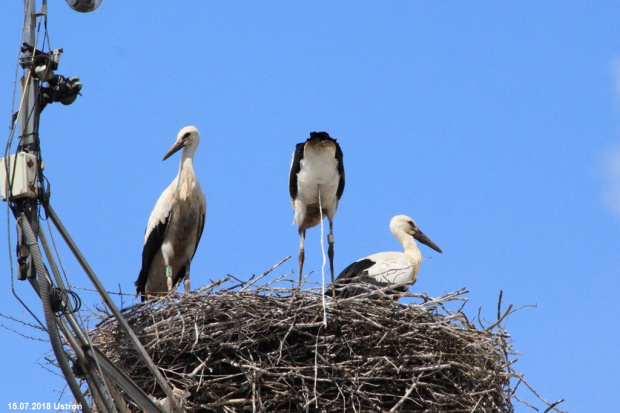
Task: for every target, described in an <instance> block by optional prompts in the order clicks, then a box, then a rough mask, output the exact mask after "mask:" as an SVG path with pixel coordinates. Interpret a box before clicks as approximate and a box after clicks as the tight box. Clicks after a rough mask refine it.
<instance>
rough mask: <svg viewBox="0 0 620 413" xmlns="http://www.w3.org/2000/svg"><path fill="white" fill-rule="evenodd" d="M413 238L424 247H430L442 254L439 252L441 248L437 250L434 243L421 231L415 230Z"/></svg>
mask: <svg viewBox="0 0 620 413" xmlns="http://www.w3.org/2000/svg"><path fill="white" fill-rule="evenodd" d="M413 238H415V239H417V240H418V241H420V242H421V243H422V244H424V245H426V246H428V247H431V248H432V249H434V250H435V251H437V252H439V253H443V251H441V248H439V247H438V246H437V245H435V243H434V242H433V241H431V240H430V238H429V237H427V236H426V235H424V233H423V232H422V231H420V230H417V231H416V232H415V234H413Z"/></svg>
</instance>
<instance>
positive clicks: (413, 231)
mask: <svg viewBox="0 0 620 413" xmlns="http://www.w3.org/2000/svg"><path fill="white" fill-rule="evenodd" d="M390 230H391V231H392V233H393V234H397V233H399V232H404V233H405V234H408V235H411V236H412V237H413V238H415V239H416V240H418V241H420V242H421V243H422V244H424V245H426V246H428V247H431V248H432V249H434V250H435V251H437V252H440V253H441V252H442V251H441V248H439V247H438V246H437V245H435V243H434V242H433V241H431V240H430V239H429V238H428V237H427V236H426V235H424V233H423V232H422V231H420V228H418V224H416V223H415V221H414V220H413V219H411V218H409V217H408V216H407V215H396V216H395V217H394V218H392V221H390Z"/></svg>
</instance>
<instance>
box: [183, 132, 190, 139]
mask: <svg viewBox="0 0 620 413" xmlns="http://www.w3.org/2000/svg"><path fill="white" fill-rule="evenodd" d="M189 135H190V133H189V132H185V135H183V139H184V140H187V139H189Z"/></svg>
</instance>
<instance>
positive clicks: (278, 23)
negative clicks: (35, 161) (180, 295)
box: [0, 0, 620, 412]
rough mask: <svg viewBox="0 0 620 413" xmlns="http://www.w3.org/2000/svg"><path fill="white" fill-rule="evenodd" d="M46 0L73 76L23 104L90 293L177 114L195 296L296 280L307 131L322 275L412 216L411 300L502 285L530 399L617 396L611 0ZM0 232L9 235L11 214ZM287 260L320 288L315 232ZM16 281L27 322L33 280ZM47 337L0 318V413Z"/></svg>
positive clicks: (8, 302)
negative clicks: (199, 203) (198, 194)
mask: <svg viewBox="0 0 620 413" xmlns="http://www.w3.org/2000/svg"><path fill="white" fill-rule="evenodd" d="M50 3H52V4H49V17H48V30H49V39H50V42H51V47H52V48H54V49H55V48H59V47H62V48H64V54H63V55H62V58H61V61H60V67H59V69H58V71H57V73H59V74H62V75H65V76H79V77H80V78H81V80H82V82H83V84H84V86H83V89H82V96H81V97H79V98H78V100H77V101H76V102H75V103H74V104H73V105H71V106H62V105H61V104H59V103H55V104H52V105H50V106H48V107H47V108H46V109H45V110H44V112H43V114H42V117H41V128H40V134H41V145H42V155H43V159H44V161H45V166H46V169H45V174H46V177H47V178H48V179H49V181H50V183H51V190H52V198H51V203H52V205H53V207H54V209H55V210H56V212H57V213H58V215H59V216H60V218H61V219H62V220H63V223H64V224H65V226H66V227H67V228H68V229H69V231H70V233H71V235H72V236H73V238H74V239H75V240H76V242H77V243H78V245H79V246H80V248H81V250H82V252H83V253H84V255H85V256H86V257H87V259H88V260H89V263H90V264H91V266H92V267H93V268H94V270H95V271H96V272H97V274H98V275H99V277H100V279H101V281H102V282H103V284H104V285H105V286H106V287H107V288H108V289H109V290H111V291H119V289H120V290H122V291H123V292H128V293H131V292H133V291H134V287H133V282H134V281H135V279H136V278H137V274H138V271H139V269H140V254H141V250H142V242H143V236H144V228H145V227H146V222H147V219H148V215H149V214H150V211H151V209H152V207H153V205H154V204H155V201H156V200H157V197H158V196H159V194H160V193H161V191H163V189H164V188H165V187H166V186H167V185H168V184H169V182H170V181H171V180H172V179H173V178H174V176H175V174H176V172H177V168H178V160H179V157H178V156H173V157H172V158H170V159H169V160H167V161H165V162H162V161H161V158H162V156H163V155H164V153H165V152H166V151H167V149H168V148H169V147H170V145H171V144H172V142H173V140H174V138H175V137H176V134H177V132H178V131H179V130H180V129H181V128H182V127H183V126H186V125H195V126H196V127H197V128H198V129H199V130H200V132H201V134H202V140H201V144H200V147H199V148H198V151H197V154H196V158H195V167H196V170H197V174H198V177H199V179H200V181H201V183H202V187H203V190H204V191H205V192H206V194H207V202H208V212H207V221H206V226H205V232H204V234H203V237H202V241H201V244H200V246H199V249H198V252H197V254H196V257H195V260H194V264H193V266H192V270H193V276H192V281H193V287H194V288H197V287H199V286H201V285H205V284H208V283H209V280H210V279H219V278H221V277H224V276H225V275H226V274H233V275H235V276H236V277H239V278H241V279H246V278H249V277H250V276H251V275H252V274H260V273H262V272H263V271H265V270H267V269H268V268H270V267H271V266H272V265H273V264H275V263H277V262H278V261H280V260H281V259H282V258H284V257H286V256H287V255H292V256H293V258H292V259H291V260H289V261H288V262H287V263H285V264H284V265H282V266H281V267H280V268H279V269H278V270H277V271H275V273H274V276H275V275H282V274H286V273H288V272H290V271H293V270H295V269H296V254H297V248H298V235H297V231H296V228H295V227H294V226H293V225H292V224H291V223H292V220H293V211H292V208H291V206H290V203H289V198H288V186H287V179H288V169H289V165H290V160H291V154H292V152H293V150H294V147H295V144H296V143H297V142H300V141H303V140H305V139H306V138H307V137H308V135H309V132H311V131H327V132H328V133H329V134H330V135H331V136H332V137H335V138H337V139H338V141H339V143H340V144H341V146H342V149H343V152H344V159H345V168H346V177H347V183H346V188H345V192H344V195H343V197H342V199H341V202H340V206H339V209H338V214H337V215H336V219H335V228H334V232H335V239H336V241H335V242H336V244H335V249H336V255H335V266H336V271H340V270H342V269H343V268H344V267H345V266H346V265H348V264H349V263H351V262H352V261H354V260H357V259H358V258H361V257H363V256H366V255H369V254H371V253H375V252H379V251H386V250H398V249H399V248H400V246H399V245H398V243H397V242H396V240H395V239H394V238H393V237H392V236H391V234H390V232H389V229H388V224H389V220H390V219H391V217H392V216H394V215H397V214H407V215H410V216H411V217H413V218H414V219H415V220H416V221H417V223H418V225H419V227H420V229H422V231H424V232H425V233H426V234H427V235H428V236H429V237H430V238H431V239H432V240H433V241H434V242H435V243H436V244H437V245H438V246H440V247H441V248H442V250H443V251H444V253H443V254H438V253H436V252H434V251H432V250H430V249H428V248H426V247H422V253H423V256H425V257H430V258H432V259H428V260H426V261H425V262H424V264H423V265H422V269H421V271H420V273H419V274H418V281H417V283H416V284H415V285H414V286H413V287H412V291H417V292H426V293H427V294H429V295H433V296H435V295H441V294H443V293H446V292H451V291H454V290H457V289H459V288H461V287H466V288H467V289H468V290H469V294H468V298H469V303H468V305H467V307H466V312H467V313H468V315H470V317H472V318H473V317H474V316H476V315H477V313H478V309H479V308H481V314H482V316H483V317H484V318H486V319H488V320H493V319H494V318H495V314H496V306H497V299H498V295H499V291H500V290H503V292H504V298H503V302H504V305H505V306H507V305H508V304H509V303H512V304H514V305H515V306H516V307H520V306H524V305H533V304H535V305H536V308H531V307H527V308H525V309H523V310H521V311H519V312H518V313H516V314H514V315H512V316H511V317H510V318H509V320H508V322H507V326H506V328H507V329H508V331H509V333H510V334H511V335H512V337H513V339H514V340H515V341H514V347H515V349H516V350H517V351H519V352H520V353H522V354H521V355H520V356H519V357H518V358H519V360H518V361H517V363H516V364H515V369H516V370H518V371H520V372H522V373H524V374H525V378H526V380H528V382H529V383H530V384H531V385H532V386H533V387H534V388H535V389H536V390H537V391H538V392H539V393H540V394H541V395H542V396H543V397H545V398H546V399H548V400H549V401H555V400H558V399H560V398H565V399H566V401H565V402H564V403H563V404H562V405H561V407H562V409H563V410H570V411H574V412H578V411H610V409H611V408H612V406H616V405H617V402H616V400H615V398H614V396H615V393H616V387H617V383H619V382H620V375H619V373H618V371H619V369H618V367H620V366H619V360H620V332H619V331H620V329H619V328H618V327H619V325H618V319H617V314H618V312H619V311H620V304H619V303H618V299H617V295H618V292H619V291H620V282H619V281H618V276H619V275H620V274H619V271H620V253H619V251H620V128H619V126H620V25H619V24H618V21H619V20H618V19H619V18H620V5H619V4H618V3H617V2H606V1H602V2H597V3H596V4H594V3H585V2H561V1H551V2H544V3H541V2H534V1H526V2H519V3H513V4H506V3H495V2H467V3H466V2H458V3H457V2H407V1H394V2H389V3H385V2H368V1H362V2H359V1H357V2H352V1H342V2H336V3H335V4H334V3H333V2H327V1H318V2H275V1H260V2H249V1H245V2H190V1H180V2H175V3H174V5H171V6H168V7H166V8H162V7H161V6H153V7H147V6H145V5H144V4H145V3H143V2H112V1H106V2H104V4H103V5H102V6H101V8H100V9H99V10H97V11H95V12H93V13H91V14H85V15H82V14H79V13H76V12H74V11H72V10H70V9H69V8H68V7H67V6H66V5H65V4H64V2H62V1H56V2H50ZM121 3H122V4H121ZM22 19H23V4H22V2H20V1H16V0H15V1H11V2H6V4H4V6H3V12H2V25H0V53H1V55H2V56H3V58H2V59H0V79H1V81H0V108H2V110H0V113H3V114H4V116H2V117H1V118H2V119H4V122H3V124H4V125H5V128H4V129H3V130H4V131H5V135H4V136H5V138H4V139H5V140H6V137H8V125H9V118H10V114H11V113H12V112H13V110H14V109H13V108H12V106H11V101H12V97H13V90H14V84H13V80H14V78H15V73H16V58H17V56H18V47H19V42H20V35H21V27H22ZM13 149H15V148H13ZM5 216H6V214H5ZM2 222H3V224H2V227H3V228H4V230H5V232H7V231H6V230H7V228H6V227H7V223H6V222H7V220H6V218H3V219H2ZM45 228H47V227H45ZM8 234H10V236H11V243H14V241H15V230H14V222H13V220H12V219H10V220H9V223H8ZM57 240H58V241H59V242H60V238H59V237H57ZM0 244H1V245H0V247H1V249H0V251H5V252H4V258H2V259H0V264H2V265H4V271H2V273H3V274H4V277H3V281H2V282H1V284H0V285H2V288H1V289H0V313H1V314H4V315H10V316H12V317H15V318H17V319H19V320H24V321H26V322H33V320H32V318H31V317H30V316H29V315H28V313H27V312H26V311H25V310H24V309H23V307H22V306H21V305H20V304H19V303H18V301H17V300H16V299H15V298H14V296H13V294H12V292H11V277H10V265H9V260H10V259H12V255H11V256H9V248H8V246H7V236H6V235H5V236H4V237H0ZM60 255H61V257H62V259H63V263H64V264H65V267H66V269H67V272H68V274H69V277H70V280H71V282H72V283H73V284H74V285H76V286H83V287H89V286H90V284H89V283H88V281H87V279H86V277H85V275H84V274H83V273H82V271H81V269H80V267H79V266H78V265H77V264H76V263H75V261H74V260H73V259H72V257H71V255H70V254H69V252H68V251H66V248H65V249H63V248H62V247H61V249H60ZM306 257H307V258H306V264H305V270H306V271H314V273H313V274H312V275H311V276H310V279H311V280H314V281H316V280H318V279H319V274H320V270H321V262H322V258H321V252H320V232H319V229H313V230H309V231H308V234H307V240H306ZM296 276H297V275H296V274H294V278H296ZM15 283H16V284H15V290H16V292H17V294H18V295H19V296H20V297H21V298H22V299H23V300H24V301H25V302H26V303H27V304H28V306H30V307H31V308H32V309H33V311H34V312H35V313H36V314H37V315H40V314H41V310H40V303H39V301H38V300H37V299H35V298H34V295H33V293H32V291H31V287H30V286H29V285H28V284H27V283H21V282H17V281H15ZM79 291H80V295H81V296H82V298H83V299H84V301H85V304H86V305H87V306H88V307H90V308H93V307H94V306H95V305H100V304H98V303H99V301H98V300H97V299H96V298H95V297H94V295H92V294H90V293H89V292H88V291H83V290H79ZM124 300H125V302H124V305H129V304H131V301H132V298H131V297H125V298H124ZM119 305H120V301H119ZM0 322H1V323H2V324H4V325H6V326H10V327H12V328H16V329H19V330H20V331H21V332H23V333H25V334H28V335H33V336H36V337H43V336H42V335H41V334H39V333H37V332H36V331H34V330H32V329H26V328H24V327H22V326H20V325H19V324H16V323H13V322H10V321H9V320H5V319H2V320H0ZM49 348H50V347H49V344H47V343H39V342H35V341H32V340H28V339H25V338H22V337H20V336H18V335H17V334H15V333H12V332H10V331H7V330H4V329H3V331H2V340H1V341H0V350H1V351H2V353H3V354H4V356H3V357H0V371H2V374H1V375H0V377H1V378H0V381H4V383H2V386H0V388H2V391H0V403H2V405H3V406H6V405H7V403H9V402H24V401H30V402H32V401H40V402H54V401H57V400H58V397H59V393H58V391H59V390H61V389H62V388H63V383H64V382H63V380H62V379H61V378H59V377H57V376H55V375H54V374H53V373H50V372H48V371H46V370H44V369H43V368H42V367H41V366H40V365H39V364H38V363H43V364H45V361H44V359H43V357H44V356H45V355H46V353H47V352H48V351H49ZM521 397H523V398H525V399H526V400H528V401H530V402H533V403H534V404H536V405H537V406H539V407H542V406H541V405H540V403H537V402H536V399H535V397H534V396H533V395H529V394H528V393H527V392H522V393H521ZM63 400H67V398H64V399H63ZM543 410H544V409H543ZM517 411H529V410H528V409H526V408H525V407H524V406H519V405H517Z"/></svg>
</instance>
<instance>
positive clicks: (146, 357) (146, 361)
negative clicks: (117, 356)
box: [46, 204, 183, 412]
mask: <svg viewBox="0 0 620 413" xmlns="http://www.w3.org/2000/svg"><path fill="white" fill-rule="evenodd" d="M46 211H47V215H48V216H49V218H50V219H51V220H52V222H53V223H54V225H55V226H56V229H57V230H58V232H59V233H60V235H61V236H62V237H63V239H64V240H65V242H66V243H67V246H68V247H69V249H70V250H71V252H73V255H75V258H77V260H78V261H79V263H80V265H81V266H82V269H84V272H85V273H86V275H88V278H90V281H91V282H92V283H93V285H94V286H95V288H96V289H97V292H99V295H101V297H102V298H103V300H104V302H105V303H106V304H107V306H108V308H109V309H110V311H112V314H114V317H116V320H117V321H118V325H119V326H120V327H121V329H122V330H123V331H124V332H125V334H127V337H129V341H131V343H132V344H133V346H134V347H135V349H136V350H137V352H138V355H139V356H140V358H141V359H142V361H143V362H144V364H145V365H146V367H147V368H148V369H149V370H150V371H151V373H152V374H153V376H154V377H155V381H157V384H159V386H160V387H161V388H162V390H163V391H164V393H166V396H168V400H170V404H171V407H172V408H173V411H177V412H182V411H183V410H182V409H181V408H180V407H179V405H178V404H177V400H176V398H175V395H174V392H173V391H172V388H170V386H169V385H168V382H167V381H166V378H165V377H164V376H163V375H162V374H161V372H160V371H159V368H158V367H157V366H156V365H155V363H153V360H151V357H150V356H149V354H148V353H147V352H146V349H145V348H144V346H143V345H142V343H140V340H138V337H137V336H136V334H135V333H134V332H133V330H132V329H131V327H130V326H129V324H128V323H127V320H125V317H123V314H122V313H121V312H120V311H119V309H118V308H117V307H116V304H114V301H112V298H111V297H110V295H109V294H108V292H107V291H106V289H105V288H104V287H103V285H102V284H101V282H100V281H99V278H97V275H96V274H95V272H94V271H93V269H92V268H91V267H90V265H89V264H88V262H87V261H86V258H84V256H83V255H82V253H81V252H80V249H79V248H78V246H77V245H76V244H75V242H74V241H73V239H72V238H71V236H70V235H69V232H68V231H67V229H66V228H65V227H64V225H63V224H62V222H60V218H58V215H56V212H55V211H54V209H53V208H52V206H51V205H49V204H48V205H47V207H46Z"/></svg>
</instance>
